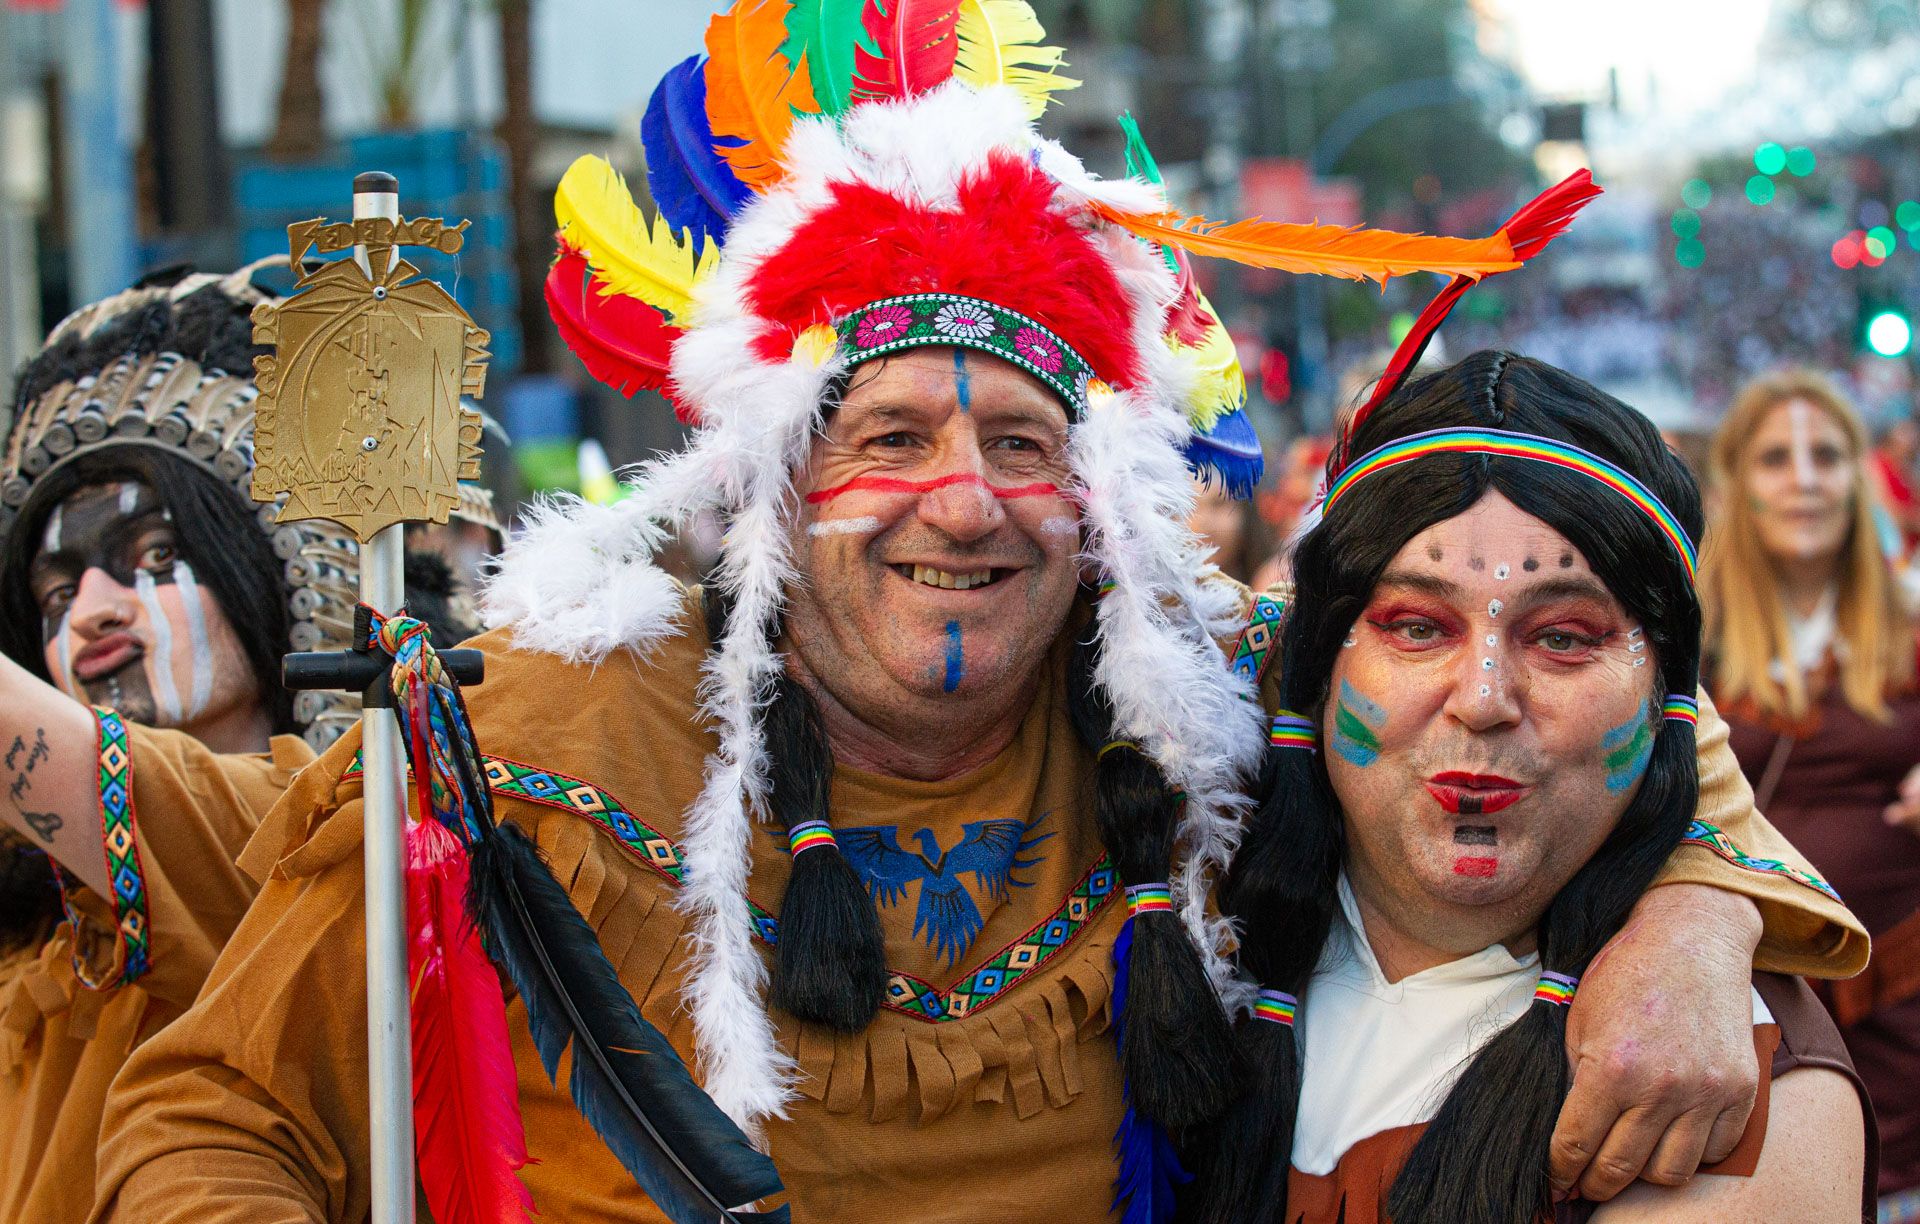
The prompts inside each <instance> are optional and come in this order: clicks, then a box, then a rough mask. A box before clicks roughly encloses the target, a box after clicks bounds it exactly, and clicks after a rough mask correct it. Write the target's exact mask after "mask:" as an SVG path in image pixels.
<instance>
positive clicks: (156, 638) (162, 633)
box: [133, 570, 185, 727]
mask: <svg viewBox="0 0 1920 1224" xmlns="http://www.w3.org/2000/svg"><path fill="white" fill-rule="evenodd" d="M133 593H134V594H135V595H138V596H139V597H140V606H141V607H143V608H145V609H146V610H147V620H148V622H149V623H151V624H152V626H153V649H152V650H151V651H150V652H148V654H147V658H146V662H147V665H148V666H149V667H151V668H152V669H153V697H154V701H155V702H157V703H158V704H159V707H160V709H159V714H160V719H161V722H160V725H161V726H163V727H173V726H178V725H179V724H180V720H181V718H182V717H183V716H184V714H185V711H184V710H182V709H181V708H180V690H179V689H178V688H177V687H175V686H174V683H173V624H172V622H170V621H169V620H168V619H167V610H166V609H165V608H163V607H161V606H160V596H159V593H158V591H157V590H156V589H155V586H154V581H153V575H152V574H149V573H148V572H147V571H145V570H141V571H140V572H139V573H137V574H135V575H134V576H133Z"/></svg>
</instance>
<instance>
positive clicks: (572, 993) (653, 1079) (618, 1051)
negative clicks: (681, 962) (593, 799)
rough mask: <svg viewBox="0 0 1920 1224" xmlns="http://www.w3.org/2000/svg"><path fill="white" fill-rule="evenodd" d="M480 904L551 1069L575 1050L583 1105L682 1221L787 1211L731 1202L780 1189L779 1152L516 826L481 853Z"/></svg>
mask: <svg viewBox="0 0 1920 1224" xmlns="http://www.w3.org/2000/svg"><path fill="white" fill-rule="evenodd" d="M472 873H473V876H472V879H473V893H472V903H473V905H474V907H475V908H476V909H477V910H478V912H479V914H480V915H481V916H482V920H483V922H484V926H483V930H485V932H486V934H487V942H488V944H489V946H490V950H491V951H492V952H493V954H494V959H495V960H496V961H497V962H498V963H499V964H500V965H501V966H502V967H503V968H505V969H506V971H507V976H508V977H510V978H511V979H513V984H514V986H515V987H516V988H518V990H519V991H520V997H521V998H522V999H523V1000H524V1001H525V1002H526V1005H527V1023H528V1027H529V1028H530V1029H531V1030H532V1032H533V1043H534V1045H535V1047H537V1048H538V1049H539V1051H540V1061H541V1063H542V1064H543V1065H544V1066H545V1067H546V1069H547V1075H548V1077H549V1078H555V1077H557V1076H558V1075H559V1071H560V1056H561V1055H562V1054H563V1053H565V1052H566V1050H567V1048H568V1047H569V1046H571V1047H572V1048H573V1074H572V1077H571V1079H570V1081H569V1083H568V1088H569V1090H570V1091H571V1092H572V1095H573V1101H574V1104H575V1105H577V1106H579V1108H580V1112H581V1114H583V1115H584V1116H585V1117H586V1119H587V1121H588V1122H589V1123H591V1124H592V1126H593V1129H594V1130H595V1131H597V1132H598V1133H599V1135H600V1138H601V1139H602V1140H603V1141H604V1142H605V1143H606V1145H607V1147H608V1149H609V1150H610V1151H612V1152H613V1154H614V1156H615V1157H616V1158H617V1159H618V1160H619V1161H620V1163H621V1164H622V1165H624V1166H625V1167H626V1169H627V1171H628V1172H630V1173H632V1174H633V1176H634V1178H635V1179H636V1180H637V1181H638V1182H639V1183H640V1188H641V1189H643V1190H645V1191H646V1192H647V1195H648V1197H650V1198H651V1199H653V1201H654V1202H655V1203H656V1204H658V1205H659V1207H660V1209H661V1210H662V1211H665V1212H666V1213H667V1215H668V1216H670V1217H671V1218H672V1219H673V1220H674V1221H675V1224H715V1222H716V1221H722V1220H740V1221H752V1220H763V1221H768V1222H769V1224H785V1221H786V1220H787V1216H788V1213H787V1209H786V1208H785V1207H781V1208H779V1209H777V1210H775V1211H771V1212H764V1213H761V1212H741V1211H730V1210H729V1208H730V1207H734V1206H738V1205H740V1204H746V1203H753V1202H755V1201H757V1200H759V1199H763V1198H768V1197H770V1196H772V1195H775V1194H778V1193H779V1192H780V1190H781V1185H780V1175H779V1173H778V1172H777V1171H776V1170H775V1169H774V1167H773V1161H772V1160H770V1159H768V1158H767V1157H766V1156H765V1155H763V1154H762V1153H760V1152H759V1151H756V1150H755V1149H754V1147H753V1145H752V1144H751V1143H750V1142H748V1140H747V1137H746V1135H745V1134H744V1133H742V1132H741V1130H740V1128H739V1127H738V1126H736V1125H735V1124H734V1122H733V1120H732V1119H731V1118H729V1117H727V1115H726V1114H725V1113H722V1112H721V1110H720V1107H719V1106H718V1105H716V1104H714V1103H713V1098H712V1097H709V1096H708V1095H707V1094H706V1093H705V1092H704V1091H702V1090H701V1088H700V1086H699V1085H698V1084H696V1083H694V1081H693V1077H692V1075H690V1074H689V1073H688V1071H687V1068H686V1064H685V1063H683V1062H682V1061H681V1060H680V1055H679V1053H678V1052H677V1051H675V1050H674V1048H673V1046H672V1045H671V1044H670V1043H669V1042H668V1041H667V1039H666V1037H665V1035H664V1034H662V1033H661V1032H660V1030H659V1029H657V1028H655V1027H654V1026H653V1025H652V1024H650V1023H648V1022H647V1020H646V1019H645V1018H644V1017H643V1016H641V1014H640V1009H639V1008H638V1007H637V1006H635V1005H634V1002H633V996H632V995H630V994H628V993H627V989H626V987H624V986H622V985H621V984H620V979H619V978H618V977H617V976H616V975H615V973H614V970H613V966H612V965H611V964H610V963H608V961H607V957H606V953H604V952H603V951H601V949H600V942H599V940H598V939H597V938H595V936H594V933H593V928H591V927H589V926H588V925H587V923H586V920H585V919H583V918H581V917H580V911H578V910H577V909H575V908H574V906H573V902H572V901H570V900H569V899H568V898H567V894H566V892H565V891H564V890H563V889H562V888H561V887H560V885H559V883H558V882H557V881H556V880H555V879H554V878H553V874H552V873H551V872H550V871H548V870H547V866H546V864H545V863H543V862H542V861H541V860H540V852H539V851H538V850H537V849H536V848H535V847H534V845H533V843H532V842H531V841H529V840H528V839H527V837H526V835H525V834H524V833H522V832H521V831H520V830H519V829H518V828H517V827H515V826H514V825H511V824H501V825H499V826H497V827H496V828H495V829H494V831H493V834H492V836H490V837H488V838H487V839H486V840H485V841H483V842H481V843H479V844H477V845H476V846H474V848H473V853H472Z"/></svg>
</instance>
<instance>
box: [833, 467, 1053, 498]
mask: <svg viewBox="0 0 1920 1224" xmlns="http://www.w3.org/2000/svg"><path fill="white" fill-rule="evenodd" d="M953 485H977V486H979V487H980V488H982V489H985V490H986V491H987V492H989V493H991V494H993V495H994V496H995V497H997V498H999V499H1000V500H1001V501H1012V500H1013V499H1014V498H1017V497H1048V496H1053V497H1058V496H1061V495H1062V494H1061V492H1060V486H1059V485H1057V484H1052V483H1049V482H1046V481H1042V482H1041V483H1039V484H1030V485H1016V486H1014V487H1013V488H1010V489H1003V488H1001V487H1000V486H998V485H990V484H988V483H987V482H986V481H984V480H982V479H980V477H978V476H975V475H974V474H973V473H971V472H955V473H953V474H952V475H950V476H942V477H940V478H939V479H937V480H898V479H895V478H894V477H892V476H856V477H854V478H853V479H852V480H849V481H848V482H847V483H845V484H842V485H835V486H833V487H832V488H831V489H818V490H815V491H814V492H812V493H809V494H807V504H809V505H815V506H817V505H819V504H820V503H821V502H827V501H832V500H833V499H834V498H836V497H838V496H840V495H841V494H842V493H853V492H857V491H860V490H866V491H868V492H873V493H931V492H933V491H934V490H936V489H945V488H950V487H952V486H953Z"/></svg>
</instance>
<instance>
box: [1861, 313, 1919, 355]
mask: <svg viewBox="0 0 1920 1224" xmlns="http://www.w3.org/2000/svg"><path fill="white" fill-rule="evenodd" d="M1912 344H1913V324H1911V323H1909V322H1908V321H1907V316H1905V315H1903V314H1901V313H1900V312H1899V311H1897V310H1883V311H1881V312H1880V313H1879V314H1877V315H1875V316H1873V321H1872V322H1870V323H1868V324H1867V347H1868V348H1870V349H1872V350H1873V351H1874V352H1876V353H1878V354H1880V355H1881V356H1882V357H1898V356H1901V355H1902V354H1904V353H1905V352H1906V351H1907V349H1908V347H1909V346H1911V345H1912Z"/></svg>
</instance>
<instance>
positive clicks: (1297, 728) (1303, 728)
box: [1267, 710, 1320, 752]
mask: <svg viewBox="0 0 1920 1224" xmlns="http://www.w3.org/2000/svg"><path fill="white" fill-rule="evenodd" d="M1267 743H1268V744H1269V745H1270V746H1272V747H1274V748H1305V749H1306V750H1307V751H1308V752H1317V751H1319V745H1320V733H1319V730H1318V728H1316V727H1315V726H1314V725H1313V720H1312V719H1311V718H1304V717H1302V716H1300V715H1298V714H1295V713H1294V712H1293V711H1292V710H1281V711H1280V712H1279V713H1278V714H1275V715H1274V716H1273V723H1272V724H1271V725H1270V726H1269V727H1268V728H1267Z"/></svg>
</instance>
